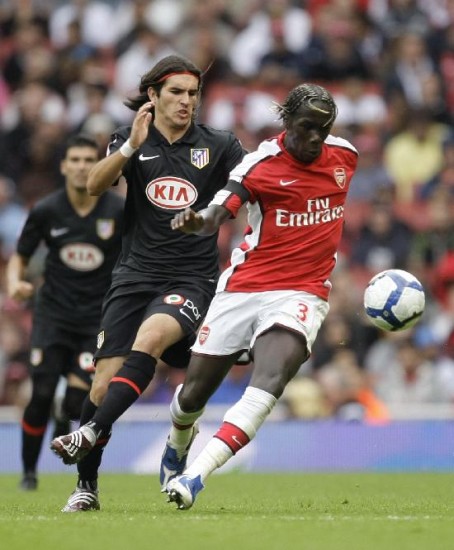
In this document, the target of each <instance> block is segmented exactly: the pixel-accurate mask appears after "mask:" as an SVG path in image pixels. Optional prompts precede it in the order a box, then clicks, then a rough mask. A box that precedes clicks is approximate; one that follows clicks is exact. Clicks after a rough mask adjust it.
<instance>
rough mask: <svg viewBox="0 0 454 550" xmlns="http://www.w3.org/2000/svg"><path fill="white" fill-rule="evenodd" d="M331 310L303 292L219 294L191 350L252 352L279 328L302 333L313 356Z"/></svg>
mask: <svg viewBox="0 0 454 550" xmlns="http://www.w3.org/2000/svg"><path fill="white" fill-rule="evenodd" d="M328 311H329V305H328V302H326V301H325V300H322V299H321V298H318V297H317V296H314V295H313V294H308V293H307V292H302V291H294V290H272V291H268V292H225V291H224V292H219V293H218V294H216V296H215V297H214V299H213V301H212V302H211V305H210V307H209V309H208V312H207V315H206V317H205V320H204V322H203V324H202V326H201V328H200V330H199V332H198V335H197V340H196V341H195V343H194V345H193V346H192V351H193V352H194V353H198V354H200V355H219V356H223V355H231V354H232V353H235V352H237V351H241V350H249V349H252V347H253V346H254V343H255V340H256V339H257V338H258V336H260V334H262V333H263V332H265V331H267V330H268V329H269V328H270V327H272V326H273V325H277V326H279V327H285V328H288V329H289V330H290V331H292V332H298V333H301V334H303V335H304V337H305V338H306V342H307V348H308V351H309V353H310V351H311V349H312V344H313V343H314V341H315V338H316V336H317V333H318V331H319V329H320V326H321V324H322V323H323V321H324V319H325V317H326V315H327V314H328Z"/></svg>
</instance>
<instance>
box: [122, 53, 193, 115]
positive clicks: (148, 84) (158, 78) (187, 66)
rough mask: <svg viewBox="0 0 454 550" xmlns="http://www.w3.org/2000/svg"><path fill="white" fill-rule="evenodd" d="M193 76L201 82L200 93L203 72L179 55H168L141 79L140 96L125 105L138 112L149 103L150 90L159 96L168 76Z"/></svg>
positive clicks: (129, 99)
mask: <svg viewBox="0 0 454 550" xmlns="http://www.w3.org/2000/svg"><path fill="white" fill-rule="evenodd" d="M180 73H182V74H188V73H190V74H193V75H194V76H195V77H196V78H197V79H198V81H199V85H198V92H199V93H200V91H201V89H202V78H203V73H202V70H201V69H199V68H198V67H197V66H196V65H194V63H192V61H189V59H186V58H184V57H182V56H179V55H168V56H167V57H164V58H163V59H161V60H160V61H158V63H156V65H155V66H154V67H153V68H152V69H151V70H150V71H148V72H147V73H145V74H144V75H143V76H142V78H141V79H140V85H139V94H138V95H136V96H134V97H130V98H128V99H127V100H126V101H124V102H123V103H124V105H126V107H128V108H129V109H131V110H132V111H138V110H139V109H140V107H142V105H144V104H145V103H147V101H149V97H148V88H153V89H154V90H155V92H156V93H157V94H158V95H159V94H160V92H161V89H162V87H163V86H164V83H165V80H166V77H167V76H170V75H171V74H180Z"/></svg>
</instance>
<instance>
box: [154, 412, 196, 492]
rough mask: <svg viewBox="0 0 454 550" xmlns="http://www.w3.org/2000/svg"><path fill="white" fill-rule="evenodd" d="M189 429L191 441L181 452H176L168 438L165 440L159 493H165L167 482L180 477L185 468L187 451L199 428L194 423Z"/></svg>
mask: <svg viewBox="0 0 454 550" xmlns="http://www.w3.org/2000/svg"><path fill="white" fill-rule="evenodd" d="M190 429H191V431H192V434H191V439H190V440H189V443H188V445H187V446H186V447H184V449H183V450H182V451H178V449H176V448H174V447H173V446H172V443H171V441H170V437H168V438H167V443H166V446H165V449H164V452H163V454H162V458H161V467H160V469H159V482H160V483H161V493H164V492H165V491H166V486H167V484H168V483H169V481H170V480H171V479H173V478H174V477H176V476H179V475H181V474H182V473H183V472H184V470H185V468H186V462H187V460H188V454H189V449H190V448H191V445H192V443H193V441H194V439H195V437H196V435H197V434H198V433H199V426H198V424H197V423H195V424H194V425H193V426H192V428H190Z"/></svg>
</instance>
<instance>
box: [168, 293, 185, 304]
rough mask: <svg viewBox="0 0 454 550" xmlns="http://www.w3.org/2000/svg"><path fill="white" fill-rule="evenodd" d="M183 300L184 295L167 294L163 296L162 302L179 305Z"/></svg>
mask: <svg viewBox="0 0 454 550" xmlns="http://www.w3.org/2000/svg"><path fill="white" fill-rule="evenodd" d="M184 300H185V299H184V297H183V296H181V295H180V294H168V295H167V296H164V303H165V304H169V305H171V306H179V305H180V304H183V303H184Z"/></svg>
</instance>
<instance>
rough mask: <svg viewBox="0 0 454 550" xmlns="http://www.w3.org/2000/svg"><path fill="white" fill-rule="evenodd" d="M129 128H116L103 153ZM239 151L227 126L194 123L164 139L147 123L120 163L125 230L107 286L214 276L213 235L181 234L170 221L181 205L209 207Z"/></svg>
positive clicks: (120, 140) (114, 146) (241, 153)
mask: <svg viewBox="0 0 454 550" xmlns="http://www.w3.org/2000/svg"><path fill="white" fill-rule="evenodd" d="M130 131H131V128H130V127H122V128H119V129H117V130H116V131H115V133H114V134H113V136H112V141H111V143H110V144H109V148H108V154H111V153H113V152H115V151H118V149H119V148H120V147H121V145H122V144H123V143H124V142H125V141H126V139H127V138H128V137H129V135H130ZM244 154H245V151H244V150H243V148H242V146H241V144H240V142H239V141H238V139H237V138H236V137H235V136H234V135H233V134H232V133H231V132H228V131H221V130H214V129H213V128H210V127H208V126H204V125H201V124H195V125H192V126H191V128H189V129H188V131H187V132H186V134H185V135H184V136H183V137H182V138H181V139H179V140H178V141H176V142H174V143H173V144H170V143H169V142H168V141H167V140H166V139H165V138H164V137H163V136H162V135H161V133H160V132H158V130H156V128H154V127H153V126H151V127H150V131H149V135H148V138H147V140H146V141H145V143H144V144H143V145H142V146H141V147H140V148H139V149H138V150H137V151H136V152H135V153H134V155H133V156H132V157H131V158H130V159H129V160H128V162H127V163H126V165H125V166H124V168H123V174H124V176H125V178H126V181H127V183H128V186H127V189H128V190H127V197H126V208H125V237H124V240H123V248H122V253H121V256H120V257H119V261H118V264H117V266H116V268H115V270H114V274H113V285H116V284H124V283H129V282H136V283H137V282H150V281H153V280H169V279H170V280H184V281H188V280H197V279H198V280H209V279H216V278H217V276H218V274H219V273H218V251H217V235H212V236H209V237H200V236H196V235H186V234H184V233H182V232H180V231H173V230H172V229H171V227H170V221H171V219H172V218H173V216H174V215H175V213H176V212H178V211H180V210H183V209H184V208H186V207H187V206H191V208H193V209H194V210H200V209H202V208H205V207H206V206H208V203H209V202H210V200H211V199H212V198H213V196H214V194H215V193H216V192H217V191H218V190H219V189H221V188H222V187H224V186H225V185H226V183H227V181H228V178H229V173H230V171H231V170H232V169H233V168H234V167H235V166H236V165H237V164H238V163H239V162H240V161H241V159H242V158H243V156H244Z"/></svg>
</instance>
